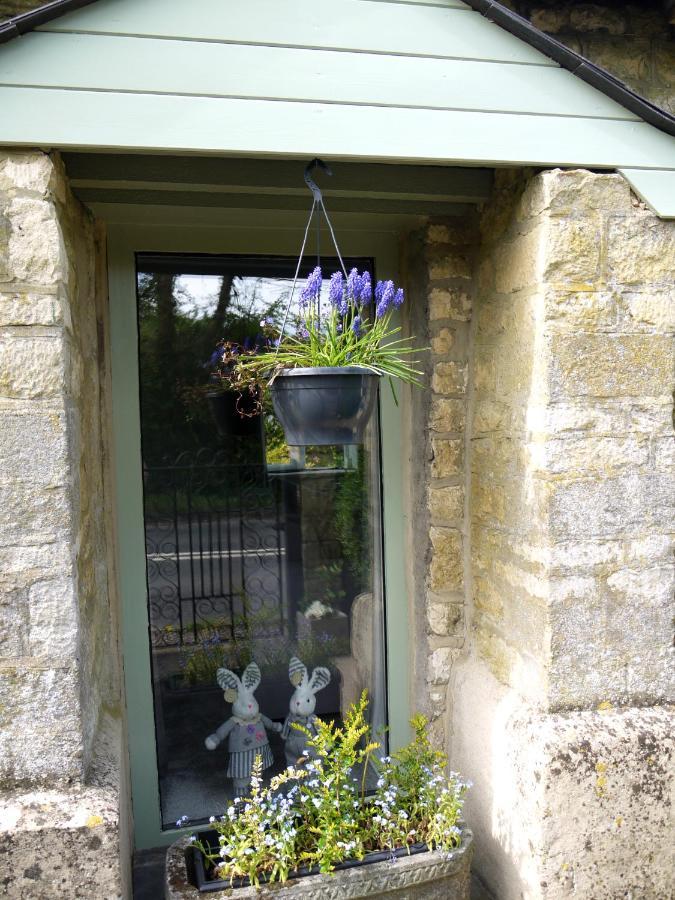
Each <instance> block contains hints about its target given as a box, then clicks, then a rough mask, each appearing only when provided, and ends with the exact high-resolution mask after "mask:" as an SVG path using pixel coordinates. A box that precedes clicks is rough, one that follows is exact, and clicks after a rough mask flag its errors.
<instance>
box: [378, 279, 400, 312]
mask: <svg viewBox="0 0 675 900" xmlns="http://www.w3.org/2000/svg"><path fill="white" fill-rule="evenodd" d="M395 296H396V288H395V287H394V282H393V281H391V280H390V281H386V282H385V283H384V287H383V289H382V294H381V298H380V301H379V303H378V304H377V307H376V308H375V315H376V316H377V317H378V319H380V318H382V316H383V315H384V314H385V313H386V312H387V310H388V309H389V307H390V306H391V305H392V303H393V301H394V297H395Z"/></svg>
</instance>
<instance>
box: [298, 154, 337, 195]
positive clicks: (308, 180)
mask: <svg viewBox="0 0 675 900" xmlns="http://www.w3.org/2000/svg"><path fill="white" fill-rule="evenodd" d="M317 167H318V168H319V169H321V170H322V171H323V172H325V173H326V175H332V174H333V173H332V172H331V170H330V169H329V167H328V166H327V165H326V163H325V162H324V161H323V160H322V159H319V158H318V157H316V158H315V159H313V160H312V161H311V162H310V163H308V164H307V166H306V168H305V184H306V185H307V187H308V188H309V189H310V191H311V192H312V194H313V195H314V200H315V202H316V203H323V197H322V196H321V190H320V188H319V186H318V185H317V183H316V182H315V181H314V179H313V178H312V172H313V171H314V169H316V168H317Z"/></svg>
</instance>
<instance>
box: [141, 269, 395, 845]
mask: <svg viewBox="0 0 675 900" xmlns="http://www.w3.org/2000/svg"><path fill="white" fill-rule="evenodd" d="M348 263H349V265H357V266H358V267H359V268H361V269H362V268H364V267H367V266H368V261H367V260H353V261H352V260H349V261H348ZM293 265H294V261H293V260H285V259H269V258H262V257H255V258H232V257H176V256H149V255H142V256H139V258H138V321H139V348H140V349H139V354H140V377H141V424H142V450H143V472H144V502H145V536H146V555H147V580H148V597H147V602H148V610H149V621H150V640H151V650H152V671H153V689H154V700H155V723H156V736H157V757H158V768H159V783H160V799H161V810H162V821H163V825H164V827H166V828H171V827H174V826H175V822H176V821H177V820H178V819H179V818H180V817H182V816H184V815H187V816H189V818H190V820H191V821H192V822H199V821H201V820H204V819H207V818H208V817H209V816H210V815H214V814H219V813H222V811H223V809H224V807H225V805H226V804H227V803H228V801H229V800H230V799H231V798H232V797H234V796H238V795H240V794H241V793H243V792H244V791H245V789H246V785H247V782H248V775H249V773H250V767H251V764H252V761H253V758H254V756H255V754H256V753H259V754H260V755H261V756H262V758H263V763H264V766H265V776H266V777H269V776H271V775H272V774H275V773H276V772H278V771H280V770H281V769H283V768H284V767H285V766H286V765H287V764H289V762H292V761H293V762H294V761H295V760H296V759H297V758H298V756H299V755H300V754H301V753H302V752H303V751H305V750H306V746H305V739H304V737H303V735H302V734H301V733H300V732H298V731H297V729H295V728H293V726H292V723H293V722H294V721H295V722H300V723H301V724H303V725H306V726H307V727H309V728H310V730H311V729H312V722H313V719H312V717H313V716H318V717H324V718H327V719H334V720H339V719H340V718H341V716H342V715H343V713H344V711H345V710H346V709H347V707H348V706H349V705H350V703H352V702H354V701H355V700H356V699H357V698H358V697H359V696H360V694H361V692H362V690H364V689H366V690H368V693H369V695H370V697H371V702H370V707H369V709H370V714H371V718H372V720H373V725H374V727H375V728H376V729H383V728H384V725H385V704H384V648H383V613H382V602H383V601H382V583H381V548H380V544H381V504H380V495H379V485H380V474H379V443H378V442H379V438H378V423H377V417H373V420H372V423H371V425H370V426H369V430H368V433H367V436H366V440H365V442H364V444H363V445H360V446H345V447H341V446H340V447H337V446H336V447H304V448H298V447H294V448H289V447H288V446H287V445H286V444H285V442H284V439H283V430H282V429H281V427H280V425H279V423H278V422H277V421H276V419H275V418H274V416H273V413H272V410H271V405H268V404H265V406H264V409H263V411H262V413H261V414H254V415H246V416H245V417H243V418H242V417H241V415H239V412H238V409H237V398H234V397H233V396H232V395H231V394H228V393H227V392H223V391H222V390H220V389H219V386H218V385H214V384H213V383H211V382H210V379H209V371H210V370H209V365H208V360H209V358H210V355H211V354H212V352H213V349H214V347H215V346H216V344H217V342H218V340H220V339H222V338H225V339H226V340H230V341H236V342H239V343H242V344H243V343H244V342H245V341H247V340H249V341H250V340H254V339H255V336H256V334H257V331H258V330H259V325H260V320H261V319H262V318H264V317H267V318H273V319H275V318H276V317H280V316H282V315H283V311H284V308H285V304H286V302H287V298H288V292H289V289H290V284H291V281H290V278H291V276H292V267H293ZM371 271H372V267H371ZM383 738H384V735H383Z"/></svg>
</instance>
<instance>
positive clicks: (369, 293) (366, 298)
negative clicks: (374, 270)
mask: <svg viewBox="0 0 675 900" xmlns="http://www.w3.org/2000/svg"><path fill="white" fill-rule="evenodd" d="M359 299H360V300H361V306H368V304H369V303H370V301H371V300H372V299H373V285H372V282H371V280H370V272H364V273H363V275H362V276H361V296H360V298H359Z"/></svg>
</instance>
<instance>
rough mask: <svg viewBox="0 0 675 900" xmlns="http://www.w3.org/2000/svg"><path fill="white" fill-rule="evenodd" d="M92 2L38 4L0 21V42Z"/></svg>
mask: <svg viewBox="0 0 675 900" xmlns="http://www.w3.org/2000/svg"><path fill="white" fill-rule="evenodd" d="M93 2H94V0H53V2H52V3H46V4H45V5H44V6H40V7H38V8H37V9H34V10H32V11H31V12H27V13H22V14H21V15H20V16H14V18H12V19H8V20H7V21H6V22H0V44H4V43H6V42H7V41H11V40H12V38H15V37H20V36H21V35H22V34H26V32H28V31H32V30H33V29H34V28H37V27H38V25H44V24H45V23H46V22H51V21H52V19H55V18H56V17H57V16H63V15H65V13H67V12H72V11H73V10H75V9H80V7H82V6H88V5H89V4H90V3H93Z"/></svg>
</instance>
